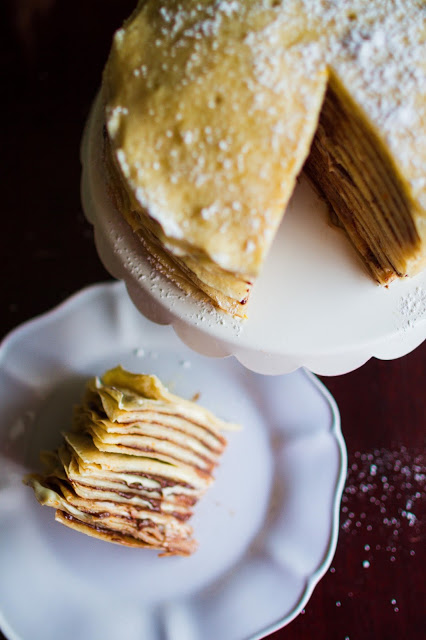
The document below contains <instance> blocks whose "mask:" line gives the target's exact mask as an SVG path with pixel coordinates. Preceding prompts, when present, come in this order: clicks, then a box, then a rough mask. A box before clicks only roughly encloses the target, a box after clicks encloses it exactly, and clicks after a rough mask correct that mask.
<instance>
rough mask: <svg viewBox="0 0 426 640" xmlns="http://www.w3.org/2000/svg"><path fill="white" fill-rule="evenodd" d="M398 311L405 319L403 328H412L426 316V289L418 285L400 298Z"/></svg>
mask: <svg viewBox="0 0 426 640" xmlns="http://www.w3.org/2000/svg"><path fill="white" fill-rule="evenodd" d="M398 312H399V315H400V316H401V318H402V320H403V324H402V327H401V328H402V329H403V330H407V329H412V328H413V327H414V326H415V325H416V324H417V323H418V322H419V321H420V320H422V319H424V318H425V317H426V291H425V290H424V289H423V287H421V286H418V287H416V288H415V289H414V291H411V292H410V293H407V294H406V295H405V296H402V297H401V298H400V300H399V305H398Z"/></svg>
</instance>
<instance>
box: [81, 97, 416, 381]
mask: <svg viewBox="0 0 426 640" xmlns="http://www.w3.org/2000/svg"><path fill="white" fill-rule="evenodd" d="M102 124H103V121H102V109H101V108H100V101H99V99H98V100H97V102H96V103H95V105H94V108H93V110H92V113H91V116H90V118H89V120H88V123H87V126H86V131H85V135H84V139H83V144H82V164H83V176H82V200H83V207H84V210H85V213H86V216H87V218H88V219H89V221H90V222H91V223H92V224H93V226H94V230H95V241H96V246H97V250H98V253H99V256H100V258H101V260H102V262H103V263H104V265H105V267H106V269H107V270H108V271H109V272H110V273H111V274H112V275H113V276H114V277H115V278H117V279H119V280H123V281H124V282H125V283H126V286H127V290H128V293H129V295H130V297H131V299H132V301H133V303H134V304H135V305H136V307H137V308H138V309H139V311H140V312H141V313H142V314H143V315H145V316H147V317H148V318H149V319H151V320H153V321H155V322H158V323H160V324H171V325H173V327H174V329H175V331H176V333H177V334H178V335H179V337H180V338H181V339H182V340H183V342H184V343H186V344H187V345H188V346H189V347H190V348H192V349H194V350H195V351H198V352H200V353H202V354H204V355H209V356H216V357H223V356H228V355H234V356H235V357H236V358H237V359H238V360H239V361H240V362H241V363H242V364H243V365H245V366H246V367H247V368H249V369H252V370H253V371H256V372H259V373H264V374H282V373H288V372H290V371H293V370H294V369H297V368H299V367H302V366H303V367H306V368H308V369H310V370H311V371H313V372H315V373H318V374H322V375H338V374H343V373H346V372H348V371H351V370H353V369H356V368H357V367H359V366H361V365H362V364H364V362H366V361H367V360H369V359H370V358H371V357H373V356H375V357H377V358H380V359H384V360H390V359H394V358H398V357H400V356H403V355H405V354H407V353H409V352H410V351H412V350H413V349H414V348H416V347H417V346H418V345H419V344H420V343H421V342H422V341H423V340H424V339H425V337H426V271H423V272H422V273H420V274H419V275H417V276H416V277H415V278H410V279H408V278H407V279H405V280H402V281H398V282H394V283H392V284H391V285H390V286H389V287H388V288H386V287H380V286H378V285H377V284H375V283H374V282H373V281H372V280H371V279H370V277H369V276H368V274H367V273H366V272H365V270H364V268H363V266H362V264H361V262H360V260H359V258H358V256H357V255H356V253H355V251H354V250H353V249H352V247H351V245H350V244H349V242H348V240H347V238H346V237H345V235H344V234H343V232H341V231H340V230H339V229H336V228H334V227H332V226H330V224H329V223H328V221H327V210H326V206H325V205H324V203H322V202H321V200H320V199H319V198H318V197H317V195H316V194H315V193H314V191H313V190H312V188H311V187H310V184H309V183H308V181H307V180H306V179H305V178H303V177H302V179H301V180H300V182H299V184H298V186H297V188H296V190H295V193H294V195H293V198H292V200H291V202H290V204H289V207H288V211H287V212H286V215H285V216H284V219H283V222H282V224H281V226H280V228H279V230H278V233H277V236H276V238H275V240H274V243H273V246H272V249H271V251H270V253H269V255H268V258H267V261H266V263H265V265H264V268H263V271H262V274H261V276H260V278H259V279H258V280H257V281H256V283H255V286H254V289H253V292H252V294H251V297H250V302H249V304H248V306H247V315H248V319H247V320H243V321H239V320H235V319H232V318H230V317H228V316H227V315H226V314H224V313H222V312H220V311H217V310H216V309H214V308H213V307H211V306H209V305H206V304H204V303H201V302H199V301H196V300H194V299H192V298H191V297H190V296H188V295H185V294H184V293H183V292H182V291H180V289H178V288H177V287H176V286H175V285H174V284H173V283H172V282H171V281H169V280H168V279H167V278H166V277H165V276H163V275H162V274H160V273H158V272H157V271H155V270H153V268H152V266H151V264H150V262H149V260H148V257H147V255H146V253H145V252H144V250H143V247H142V245H141V243H140V241H139V240H138V238H137V236H136V235H135V234H134V233H133V231H132V230H131V228H130V227H129V226H128V225H127V223H126V222H125V221H124V220H123V218H122V216H121V215H120V213H119V212H118V211H117V210H116V208H115V207H114V206H113V204H112V202H111V200H110V198H109V196H108V192H107V189H106V182H105V174H104V170H103V162H102Z"/></svg>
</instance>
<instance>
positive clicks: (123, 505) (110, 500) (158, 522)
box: [25, 367, 236, 556]
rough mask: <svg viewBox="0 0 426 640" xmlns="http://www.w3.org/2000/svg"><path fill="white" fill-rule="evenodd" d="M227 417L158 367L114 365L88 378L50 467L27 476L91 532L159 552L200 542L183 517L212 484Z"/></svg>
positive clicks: (72, 523)
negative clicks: (165, 378) (168, 380)
mask: <svg viewBox="0 0 426 640" xmlns="http://www.w3.org/2000/svg"><path fill="white" fill-rule="evenodd" d="M235 427H236V425H233V424H231V423H227V422H224V421H223V420H221V419H219V418H217V417H215V416H214V415H213V414H212V413H211V412H210V411H208V410H206V409H204V408H202V407H200V406H199V405H197V404H195V403H194V402H191V401H188V400H185V399H183V398H180V397H178V396H176V395H173V394H172V393H170V392H169V391H168V390H167V389H166V388H165V387H164V386H163V385H162V383H161V382H160V380H159V379H158V378H157V377H156V376H153V375H145V374H134V373H130V372H128V371H125V370H124V369H122V368H121V367H116V368H114V369H111V370H109V371H107V372H106V373H104V375H103V376H102V377H100V378H99V377H96V378H93V379H92V380H90V381H89V382H88V384H87V387H86V392H85V395H84V398H83V401H82V403H81V405H79V406H78V407H76V408H75V412H74V418H73V421H72V428H71V430H70V431H69V432H67V433H65V434H64V442H63V444H62V445H61V446H60V447H59V449H58V450H56V451H53V452H44V453H43V454H42V461H43V463H44V465H45V467H46V470H45V472H44V474H30V475H29V476H27V477H26V478H25V482H26V484H28V485H29V486H31V487H32V488H33V489H34V491H35V495H36V497H37V499H38V501H39V502H40V503H41V504H44V505H47V506H50V507H53V508H55V509H56V514H55V519H56V520H57V521H59V522H61V523H62V524H65V525H66V526H68V527H70V528H72V529H76V530H77V531H81V532H83V533H86V534H88V535H90V536H93V537H95V538H101V539H103V540H107V541H109V542H115V543H119V544H123V545H127V546H131V547H147V548H151V549H156V550H158V551H161V555H163V556H164V555H189V554H191V553H192V552H193V551H194V550H195V549H196V541H195V540H194V539H193V538H192V528H191V527H190V526H189V524H188V523H187V521H188V520H189V518H190V517H191V516H192V513H193V508H194V506H195V504H196V503H197V501H198V500H199V498H200V497H201V496H202V495H203V494H204V492H205V491H206V490H207V488H208V487H209V486H210V485H211V484H212V483H213V471H214V469H215V467H216V465H217V464H218V461H219V458H220V456H221V454H222V453H223V451H224V449H225V446H226V440H225V438H224V437H223V435H222V431H223V430H226V429H232V428H235Z"/></svg>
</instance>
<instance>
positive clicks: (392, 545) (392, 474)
mask: <svg viewBox="0 0 426 640" xmlns="http://www.w3.org/2000/svg"><path fill="white" fill-rule="evenodd" d="M425 497H426V457H425V453H424V451H413V450H409V449H408V448H407V447H405V446H403V445H401V446H400V447H399V448H397V449H393V450H389V449H385V448H381V449H374V450H373V451H368V452H359V451H358V452H356V453H355V454H354V456H353V460H352V462H351V463H350V464H349V468H348V477H347V482H346V487H345V490H344V494H343V498H342V519H341V528H342V531H344V532H345V533H348V534H352V535H361V534H362V535H363V537H364V538H366V537H367V535H366V534H368V533H369V532H373V527H375V528H377V527H379V529H380V532H381V534H382V535H381V537H382V539H383V544H381V545H379V547H380V548H377V547H376V548H375V550H376V551H382V552H386V553H388V554H389V560H390V561H391V562H395V561H396V559H397V553H398V551H400V550H401V549H402V541H403V542H404V546H406V545H407V542H408V543H409V544H415V543H417V542H420V541H421V540H422V539H423V535H424V533H423V526H424V522H423V520H422V518H424V500H425ZM355 514H357V515H355ZM364 550H365V551H367V552H368V553H367V554H366V557H365V558H364V561H365V562H368V563H371V562H372V560H373V549H372V548H370V545H369V544H368V547H367V546H364Z"/></svg>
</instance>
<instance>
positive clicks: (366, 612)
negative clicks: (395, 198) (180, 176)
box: [0, 0, 426, 640]
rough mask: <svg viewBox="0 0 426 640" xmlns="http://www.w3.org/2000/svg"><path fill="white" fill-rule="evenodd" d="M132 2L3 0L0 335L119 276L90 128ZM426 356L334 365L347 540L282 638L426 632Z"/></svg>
mask: <svg viewBox="0 0 426 640" xmlns="http://www.w3.org/2000/svg"><path fill="white" fill-rule="evenodd" d="M133 4H134V3H133V1H128V0H126V1H124V0H121V1H119V0H90V1H89V2H81V1H74V2H72V3H71V2H66V3H65V2H55V1H54V0H31V1H30V0H16V1H15V2H3V3H2V4H1V7H0V15H1V14H3V15H1V17H2V19H3V22H2V24H6V25H7V28H6V29H3V30H2V38H1V39H0V47H1V50H0V65H1V72H2V78H3V80H2V98H1V103H0V104H1V106H0V112H1V116H2V119H1V121H2V145H1V160H2V164H3V166H2V171H1V193H2V205H1V208H2V210H1V220H2V233H1V236H0V238H1V240H0V241H1V248H2V250H1V260H2V267H1V271H2V299H3V308H2V314H1V318H0V333H1V336H4V335H5V334H6V333H7V332H8V331H9V330H10V329H12V328H13V327H15V326H16V325H18V324H19V323H21V322H23V321H25V320H27V319H29V318H32V317H33V316H35V315H37V314H40V313H42V312H44V311H47V310H48V309H50V308H51V307H53V306H55V305H57V304H58V303H59V302H61V301H62V300H64V299H65V298H67V297H68V296H69V295H70V294H72V293H74V292H75V291H77V290H78V289H80V288H81V287H83V286H85V285H88V284H90V283H93V282H98V281H103V280H108V279H109V275H108V274H107V273H106V272H105V271H104V269H103V267H102V266H101V264H100V262H99V259H98V257H97V254H96V252H95V249H94V244H93V237H92V229H91V228H90V226H89V225H88V224H87V222H86V221H85V218H84V216H83V214H82V210H81V204H80V196H79V180H80V165H79V142H80V137H81V132H82V128H83V124H84V121H85V118H86V116H87V113H88V109H89V106H90V103H91V101H92V99H93V97H94V94H95V92H96V89H97V86H98V84H99V81H100V75H101V70H102V66H103V64H104V61H105V58H106V55H107V52H108V49H109V45H110V40H111V35H112V33H113V31H114V29H115V28H116V27H117V26H118V25H119V24H120V22H121V20H122V18H123V17H124V16H126V15H128V13H129V12H130V10H131V9H132V8H133ZM425 357H426V344H425V343H424V344H423V345H422V346H420V347H419V348H418V349H417V350H415V351H414V352H413V353H411V354H409V355H407V356H405V357H404V358H401V359H399V360H396V361H391V362H381V361H376V360H372V361H370V362H368V363H367V364H365V365H364V366H363V367H361V368H360V369H359V370H357V371H355V372H353V373H349V374H347V375H345V376H340V377H333V378H325V379H324V382H325V384H326V385H327V386H328V388H329V389H330V391H331V392H332V393H333V395H334V397H335V398H336V400H337V403H338V405H339V408H340V412H341V417H342V427H343V433H344V436H345V439H346V443H347V447H348V454H349V470H348V478H347V483H346V488H345V493H344V497H343V502H342V506H341V525H340V535H339V542H338V547H337V552H336V555H335V558H334V560H333V563H332V567H331V568H330V570H329V572H328V573H327V575H326V576H325V577H324V578H323V580H322V581H321V582H320V583H319V585H318V586H317V588H316V589H315V592H314V594H313V596H312V598H311V600H310V601H309V603H308V605H307V607H306V610H305V611H304V612H303V613H302V614H301V615H300V616H299V617H298V618H297V619H296V620H295V621H294V622H292V623H291V624H290V625H289V626H287V627H286V628H285V629H282V630H281V631H278V632H276V633H275V634H273V635H272V636H271V638H277V639H278V638H285V639H286V640H293V639H296V638H297V639H300V638H303V639H305V638H315V639H316V640H345V639H350V640H368V639H370V638H371V639H373V638H374V640H387V639H393V638H397V639H402V638H410V640H420V639H423V638H424V637H426V616H425V604H426V590H425V578H424V576H425V569H426V565H425V536H424V524H425V426H426V375H425ZM0 570H1V568H0ZM248 606H249V603H248ZM24 612H25V604H24V603H23V613H24ZM0 635H1V633H0ZM59 638H60V636H59V635H58V639H59ZM148 640H149V639H148ZM183 640H184V639H183ZM218 640H220V639H218Z"/></svg>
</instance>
